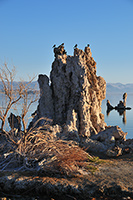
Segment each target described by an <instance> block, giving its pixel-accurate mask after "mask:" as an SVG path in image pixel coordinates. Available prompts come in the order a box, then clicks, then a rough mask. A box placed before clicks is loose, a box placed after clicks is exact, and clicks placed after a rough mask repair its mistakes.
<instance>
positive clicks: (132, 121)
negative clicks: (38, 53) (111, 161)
mask: <svg viewBox="0 0 133 200" xmlns="http://www.w3.org/2000/svg"><path fill="white" fill-rule="evenodd" d="M122 95H123V94H109V93H107V94H106V99H104V100H103V101H102V113H103V114H104V119H105V122H106V123H107V125H108V126H109V125H111V126H115V125H118V126H119V127H120V128H121V129H122V130H123V131H124V132H128V134H127V137H126V138H127V139H128V138H130V139H131V138H133V94H128V96H127V107H131V108H132V109H131V110H126V114H125V118H126V120H125V121H126V123H125V124H124V123H123V115H121V116H120V115H119V113H118V112H117V111H116V110H112V111H111V112H110V114H109V115H108V116H107V114H106V110H107V106H106V101H107V99H108V100H109V101H110V103H111V105H113V106H116V105H117V104H118V103H119V101H120V100H122ZM0 99H1V101H0V106H4V95H3V94H0ZM37 105H38V102H35V103H34V104H32V106H31V107H30V109H29V112H28V113H27V115H26V119H25V120H26V121H27V124H29V122H30V121H31V120H32V118H31V114H32V113H33V112H34V111H35V110H36V108H37ZM16 108H17V109H16V110H13V109H11V111H10V112H13V113H14V114H16V115H20V114H21V103H20V104H19V105H18V106H17V107H16ZM10 112H9V114H10ZM6 130H9V125H8V123H7V122H6Z"/></svg>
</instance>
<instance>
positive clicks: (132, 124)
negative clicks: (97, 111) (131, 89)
mask: <svg viewBox="0 0 133 200" xmlns="http://www.w3.org/2000/svg"><path fill="white" fill-rule="evenodd" d="M122 95H123V94H108V93H107V94H106V99H104V100H103V101H102V113H103V114H104V119H105V122H106V123H107V125H108V126H109V125H111V126H115V125H118V126H119V127H120V128H121V129H122V130H123V131H124V132H128V134H127V136H126V138H127V139H129V138H130V139H132V138H133V94H128V96H127V104H126V105H127V107H131V108H132V109H131V110H126V111H125V112H126V113H125V123H123V115H119V113H118V111H116V110H112V111H111V112H110V113H109V115H108V116H107V114H106V110H107V106H106V101H107V100H109V101H110V103H111V105H112V106H116V105H117V104H118V103H119V101H120V100H122Z"/></svg>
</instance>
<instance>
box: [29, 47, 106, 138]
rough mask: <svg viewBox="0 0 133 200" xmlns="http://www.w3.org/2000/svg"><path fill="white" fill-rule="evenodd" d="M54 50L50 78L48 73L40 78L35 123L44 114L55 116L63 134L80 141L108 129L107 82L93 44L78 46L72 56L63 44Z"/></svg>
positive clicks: (55, 121) (47, 116)
mask: <svg viewBox="0 0 133 200" xmlns="http://www.w3.org/2000/svg"><path fill="white" fill-rule="evenodd" d="M54 54H55V60H54V62H53V63H52V70H51V73H50V80H49V78H48V77H47V76H46V75H39V78H38V83H39V87H40V100H39V105H38V108H37V115H36V117H35V118H34V120H33V122H32V123H34V122H35V121H37V119H39V118H41V117H44V118H47V119H51V120H52V125H56V129H57V126H58V132H60V135H62V136H63V137H65V138H66V139H74V140H77V141H79V137H80V136H83V137H84V136H86V137H90V136H91V135H94V134H97V133H98V132H99V131H102V130H104V129H105V127H106V124H105V122H104V115H103V114H102V113H101V103H102V100H103V99H104V98H105V94H106V82H105V80H104V79H103V78H102V77H100V76H97V75H96V62H95V61H94V59H93V57H92V53H91V49H90V47H85V50H84V51H83V50H81V49H78V48H75V49H74V55H73V56H69V55H66V51H65V50H64V46H63V45H60V46H59V47H57V48H54ZM42 122H43V121H41V124H42ZM54 127H55V126H54Z"/></svg>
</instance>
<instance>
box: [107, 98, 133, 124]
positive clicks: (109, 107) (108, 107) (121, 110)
mask: <svg viewBox="0 0 133 200" xmlns="http://www.w3.org/2000/svg"><path fill="white" fill-rule="evenodd" d="M112 110H116V111H117V112H118V113H119V115H120V116H123V118H122V121H123V124H126V123H127V119H126V110H131V108H130V107H124V108H119V107H117V106H116V107H113V106H111V104H110V102H109V100H107V110H106V114H107V116H109V114H110V112H111V111H112Z"/></svg>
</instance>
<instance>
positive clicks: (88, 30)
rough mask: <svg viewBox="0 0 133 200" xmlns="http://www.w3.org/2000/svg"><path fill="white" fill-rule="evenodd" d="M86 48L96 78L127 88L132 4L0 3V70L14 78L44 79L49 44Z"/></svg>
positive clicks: (99, 0)
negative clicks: (8, 69) (10, 69)
mask: <svg viewBox="0 0 133 200" xmlns="http://www.w3.org/2000/svg"><path fill="white" fill-rule="evenodd" d="M62 42H64V43H65V49H66V51H67V53H68V54H69V55H73V46H74V45H75V44H78V47H79V48H81V49H84V47H85V46H86V44H88V43H90V44H91V50H92V56H93V57H94V59H95V61H96V62H97V75H98V76H99V75H100V76H102V77H104V79H105V80H106V82H112V83H116V82H121V83H124V84H125V83H133V0H82V1H81V0H66V1H65V0H64V1H62V0H0V64H2V63H3V62H5V61H6V62H8V64H9V65H10V66H12V65H15V66H16V68H17V76H18V79H17V80H19V77H21V78H23V79H25V80H26V79H27V78H28V76H31V77H32V76H33V75H38V74H40V73H41V74H47V75H49V72H50V70H51V64H52V62H53V60H54V57H53V50H52V46H53V44H57V45H60V44H61V43H62Z"/></svg>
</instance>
